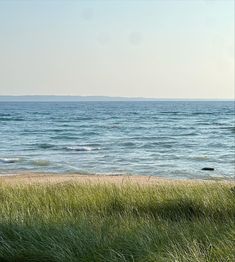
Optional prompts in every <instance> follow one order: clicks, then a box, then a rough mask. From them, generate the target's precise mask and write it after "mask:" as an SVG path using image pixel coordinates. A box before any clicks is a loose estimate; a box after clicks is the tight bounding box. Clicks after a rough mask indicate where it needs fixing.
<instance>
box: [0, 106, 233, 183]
mask: <svg viewBox="0 0 235 262" xmlns="http://www.w3.org/2000/svg"><path fill="white" fill-rule="evenodd" d="M0 145H1V147H0V173H1V174H4V173H12V172H21V171H29V172H55V173H70V172H71V173H74V172H85V173H108V174H110V173H111V174H127V173H128V174H142V175H156V176H163V177H172V178H232V179H234V178H235V170H234V169H235V167H234V166H235V162H234V161H235V160H234V159H235V125H234V102H232V101H226V102H211V101H210V102H209V101H208V102H205V101H203V102H195V101H194V102H192V101H191V102H189V101H177V102H176V101H167V102H164V101H161V102H160V101H156V102H58V103H57V102H36V103H31V102H25V103H24V102H17V103H16V102H14V103H13V102H0ZM203 167H213V168H215V171H213V172H211V171H201V169H202V168H203Z"/></svg>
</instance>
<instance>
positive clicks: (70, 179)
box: [0, 173, 235, 186]
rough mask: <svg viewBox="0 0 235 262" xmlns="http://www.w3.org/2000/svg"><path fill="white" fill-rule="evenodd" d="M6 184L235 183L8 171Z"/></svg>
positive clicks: (0, 178) (4, 176)
mask: <svg viewBox="0 0 235 262" xmlns="http://www.w3.org/2000/svg"><path fill="white" fill-rule="evenodd" d="M2 182H3V183H7V184H13V185H15V184H61V183H78V184H114V185H127V184H136V185H138V186H141V185H143V186H146V185H163V184H166V185H175V184H184V185H193V184H195V185H197V184H208V183H209V184H211V183H222V184H228V185H235V180H232V179H231V180H224V179H177V178H175V179H174V178H166V177H159V176H144V175H110V174H107V175H106V174H81V173H76V174H56V173H9V174H0V183H2Z"/></svg>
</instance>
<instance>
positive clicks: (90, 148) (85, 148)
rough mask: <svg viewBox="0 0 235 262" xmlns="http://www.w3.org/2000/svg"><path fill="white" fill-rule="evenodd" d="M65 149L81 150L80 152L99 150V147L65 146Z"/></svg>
mask: <svg viewBox="0 0 235 262" xmlns="http://www.w3.org/2000/svg"><path fill="white" fill-rule="evenodd" d="M65 149H66V150H72V151H81V152H89V151H94V150H99V149H100V148H99V147H91V146H66V147H65Z"/></svg>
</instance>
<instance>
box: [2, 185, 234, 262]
mask: <svg viewBox="0 0 235 262" xmlns="http://www.w3.org/2000/svg"><path fill="white" fill-rule="evenodd" d="M0 220H1V221H0V261H3V262H4V261H11V262H13V261H17V262H21V261H22V262H23V261H24V262H27V261H40V262H43V261H47V262H48V261H58V262H60V261H61V262H62V261H63V262H70V261H71V262H72V261H102V262H103V261H120V262H121V261H122V262H123V261H132V262H133V261H142V262H145V261H157V262H161V261H166V262H168V261H175V262H176V261H187V262H188V261H213V262H216V261H218V262H222V261H235V189H234V185H232V184H230V185H229V184H221V183H205V184H196V183H195V184H184V183H182V184H176V185H173V184H171V185H169V184H164V183H163V184H158V185H149V186H142V187H141V186H138V185H134V184H127V185H123V186H118V185H111V184H110V185H109V184H108V185H107V184H106V185H104V184H103V185H102V184H97V185H94V184H93V185H92V184H78V183H64V184H43V185H42V184H41V185H26V184H25V185H24V184H21V185H7V184H5V183H1V184H0Z"/></svg>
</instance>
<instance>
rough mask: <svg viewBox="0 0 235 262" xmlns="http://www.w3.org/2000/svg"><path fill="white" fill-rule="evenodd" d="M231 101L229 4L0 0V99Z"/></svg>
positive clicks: (203, 0)
mask: <svg viewBox="0 0 235 262" xmlns="http://www.w3.org/2000/svg"><path fill="white" fill-rule="evenodd" d="M36 94H45V95H47V94H48V95H49V94H55V95H108V96H134V97H136V96H143V97H155V98H220V99H222V98H233V97H234V1H233V0H221V1H220V0H218V1H217V0H185V1H183V0H162V1H161V0H146V1H144V0H142V1H141V0H136V1H135V0H129V1H128V0H126V1H124V0H117V1H115V0H110V1H108V0H103V1H99V0H94V1H92V0H89V1H85V0H83V1H81V0H80V1H79V0H77V1H75V0H74V1H72V0H71V1H68V0H64V1H62V0H51V1H49V0H38V1H36V0H34V1H30V0H28V1H20V0H15V1H13V0H6V1H4V0H0V95H36Z"/></svg>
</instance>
